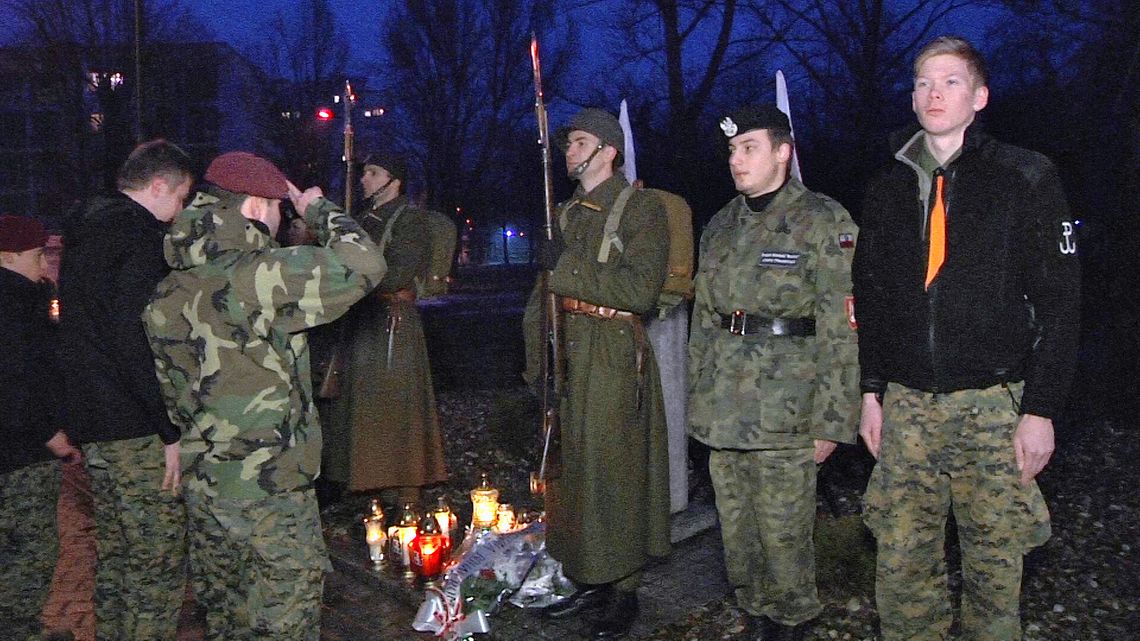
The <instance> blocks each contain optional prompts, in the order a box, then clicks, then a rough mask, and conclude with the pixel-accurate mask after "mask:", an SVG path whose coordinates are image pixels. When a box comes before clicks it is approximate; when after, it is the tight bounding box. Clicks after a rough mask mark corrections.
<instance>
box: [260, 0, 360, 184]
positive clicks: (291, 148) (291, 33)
mask: <svg viewBox="0 0 1140 641" xmlns="http://www.w3.org/2000/svg"><path fill="white" fill-rule="evenodd" d="M266 28H267V30H268V32H269V33H272V34H273V37H272V38H270V39H269V42H267V43H266V44H264V45H263V46H261V47H258V48H256V49H255V50H254V51H253V52H252V55H253V56H254V57H255V58H256V59H258V60H259V61H261V64H262V65H264V67H265V68H266V70H267V71H269V72H270V73H271V74H273V75H274V76H275V77H276V78H278V79H280V81H279V82H278V83H277V84H276V85H275V87H274V90H273V91H271V92H270V94H271V96H272V101H271V102H272V105H273V108H272V109H270V110H269V111H268V112H267V113H266V114H265V116H266V117H267V118H268V119H269V132H270V134H269V135H270V138H271V140H272V142H273V145H274V146H275V147H276V151H275V155H277V156H278V157H279V158H280V159H281V162H282V165H283V168H284V169H285V171H286V172H287V173H288V174H289V175H290V176H293V177H294V178H295V179H297V180H300V181H301V182H304V183H306V184H320V185H325V186H326V187H328V188H330V192H331V191H332V190H333V189H332V188H333V187H334V186H339V187H343V181H341V182H342V184H341V185H334V184H333V183H336V182H337V181H338V180H341V178H342V174H341V173H339V172H338V171H336V169H335V168H334V166H333V165H334V162H333V161H334V160H335V159H336V158H338V157H339V156H338V154H337V153H336V151H337V150H339V149H340V145H339V142H337V141H336V139H337V135H336V134H337V132H338V131H340V129H339V128H337V127H336V124H337V123H336V122H326V121H320V120H317V119H316V118H315V117H314V114H315V113H316V110H317V108H318V107H322V106H324V107H330V108H332V107H333V106H334V104H333V97H334V96H337V95H339V94H340V93H341V92H342V90H343V86H344V82H345V80H346V77H347V76H346V68H347V63H348V58H349V53H350V48H349V45H348V39H347V38H345V37H344V34H343V30H342V29H341V28H340V27H339V26H338V25H337V23H336V19H335V16H334V15H333V12H332V9H331V8H330V6H329V3H328V0H303V1H302V2H299V3H297V4H296V5H294V6H292V7H290V8H289V9H283V10H280V11H278V12H277V13H276V14H275V15H274V16H273V17H272V18H271V19H270V20H269V22H268V23H267V24H266ZM357 89H363V87H362V86H359V87H357ZM336 109H337V111H338V112H339V113H338V116H341V115H343V111H342V109H343V107H337V108H336ZM338 121H339V118H338ZM336 191H340V190H339V189H337V190H336Z"/></svg>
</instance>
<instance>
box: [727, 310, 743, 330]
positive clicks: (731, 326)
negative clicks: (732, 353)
mask: <svg viewBox="0 0 1140 641" xmlns="http://www.w3.org/2000/svg"><path fill="white" fill-rule="evenodd" d="M747 320H748V315H747V314H745V313H744V310H743V309H737V310H733V312H732V316H731V317H730V318H729V321H728V333H729V334H736V335H737V336H744V325H745V322H746V321H747Z"/></svg>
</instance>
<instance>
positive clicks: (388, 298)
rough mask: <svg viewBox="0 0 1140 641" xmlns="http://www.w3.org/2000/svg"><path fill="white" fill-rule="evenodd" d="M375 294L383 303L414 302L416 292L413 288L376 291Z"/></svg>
mask: <svg viewBox="0 0 1140 641" xmlns="http://www.w3.org/2000/svg"><path fill="white" fill-rule="evenodd" d="M375 296H376V298H379V299H380V300H382V301H384V302H385V303H414V302H416V292H415V290H413V289H397V290H396V291H394V292H376V293H375Z"/></svg>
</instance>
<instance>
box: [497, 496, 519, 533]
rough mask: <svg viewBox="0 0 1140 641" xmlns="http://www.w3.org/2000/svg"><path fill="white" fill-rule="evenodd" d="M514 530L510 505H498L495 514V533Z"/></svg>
mask: <svg viewBox="0 0 1140 641" xmlns="http://www.w3.org/2000/svg"><path fill="white" fill-rule="evenodd" d="M514 529H515V511H514V509H513V508H512V507H511V504H510V503H502V504H500V505H499V508H498V510H496V514H495V531H496V532H500V533H507V532H510V531H512V530H514Z"/></svg>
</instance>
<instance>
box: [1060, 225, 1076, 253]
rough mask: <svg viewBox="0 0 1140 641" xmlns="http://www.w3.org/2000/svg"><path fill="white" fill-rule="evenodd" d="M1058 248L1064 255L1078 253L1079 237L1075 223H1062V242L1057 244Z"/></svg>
mask: <svg viewBox="0 0 1140 641" xmlns="http://www.w3.org/2000/svg"><path fill="white" fill-rule="evenodd" d="M1057 247H1059V248H1060V249H1061V253H1062V254H1075V253H1077V236H1076V230H1074V229H1073V223H1071V222H1069V221H1067V220H1065V221H1062V222H1061V242H1059V243H1057Z"/></svg>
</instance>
